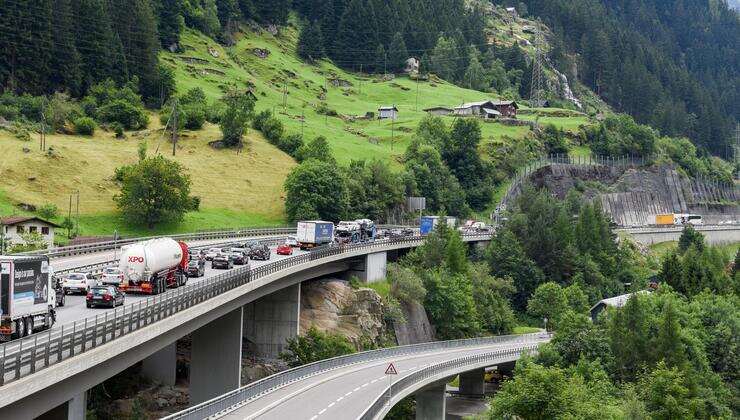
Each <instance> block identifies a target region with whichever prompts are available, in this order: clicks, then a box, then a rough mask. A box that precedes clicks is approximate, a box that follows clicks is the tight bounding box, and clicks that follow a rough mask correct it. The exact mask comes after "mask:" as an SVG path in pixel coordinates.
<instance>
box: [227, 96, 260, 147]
mask: <svg viewBox="0 0 740 420" xmlns="http://www.w3.org/2000/svg"><path fill="white" fill-rule="evenodd" d="M254 101H255V99H254V96H253V95H252V94H251V93H249V92H237V91H232V92H229V93H227V94H226V95H225V96H224V98H223V102H224V105H225V110H224V112H223V113H222V114H221V119H220V122H219V125H220V126H221V132H222V133H223V138H222V141H223V142H224V144H225V145H227V146H229V147H234V146H239V145H241V144H242V137H244V133H245V132H246V131H247V122H248V121H249V119H250V118H252V116H253V113H254Z"/></svg>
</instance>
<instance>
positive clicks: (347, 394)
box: [344, 391, 352, 397]
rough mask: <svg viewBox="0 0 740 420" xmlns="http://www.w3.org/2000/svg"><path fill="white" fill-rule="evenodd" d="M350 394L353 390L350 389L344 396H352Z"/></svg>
mask: <svg viewBox="0 0 740 420" xmlns="http://www.w3.org/2000/svg"><path fill="white" fill-rule="evenodd" d="M350 394H352V391H350V392H348V393H346V394H344V396H345V397H349V396H350Z"/></svg>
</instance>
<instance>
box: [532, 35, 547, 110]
mask: <svg viewBox="0 0 740 420" xmlns="http://www.w3.org/2000/svg"><path fill="white" fill-rule="evenodd" d="M543 41H544V40H543V35H542V29H541V28H540V23H539V21H538V22H535V25H534V60H533V61H532V84H531V86H530V94H529V105H530V106H531V107H532V108H537V107H540V106H542V104H543V95H544V75H543V71H542V66H543V63H542V62H543V58H544V50H543V48H544V47H543V46H544V42H543Z"/></svg>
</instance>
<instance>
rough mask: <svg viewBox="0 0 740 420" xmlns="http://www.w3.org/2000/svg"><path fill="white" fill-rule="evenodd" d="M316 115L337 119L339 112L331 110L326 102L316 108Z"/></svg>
mask: <svg viewBox="0 0 740 420" xmlns="http://www.w3.org/2000/svg"><path fill="white" fill-rule="evenodd" d="M316 113H317V114H321V115H328V116H330V117H336V116H337V115H339V114H337V111H335V110H333V109H331V108H329V105H327V104H326V102H321V103H320V104H319V106H317V107H316Z"/></svg>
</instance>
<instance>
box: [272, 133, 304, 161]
mask: <svg viewBox="0 0 740 420" xmlns="http://www.w3.org/2000/svg"><path fill="white" fill-rule="evenodd" d="M302 146H303V137H302V136H301V135H300V134H288V135H287V136H283V138H282V139H281V140H280V144H278V147H279V148H280V150H282V151H283V152H285V153H287V154H289V155H290V156H293V157H296V153H297V152H298V149H300V148H301V147H302Z"/></svg>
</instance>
